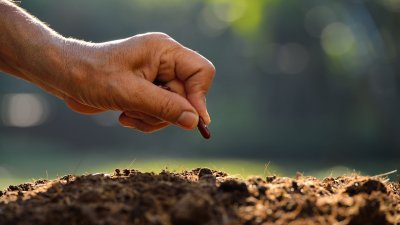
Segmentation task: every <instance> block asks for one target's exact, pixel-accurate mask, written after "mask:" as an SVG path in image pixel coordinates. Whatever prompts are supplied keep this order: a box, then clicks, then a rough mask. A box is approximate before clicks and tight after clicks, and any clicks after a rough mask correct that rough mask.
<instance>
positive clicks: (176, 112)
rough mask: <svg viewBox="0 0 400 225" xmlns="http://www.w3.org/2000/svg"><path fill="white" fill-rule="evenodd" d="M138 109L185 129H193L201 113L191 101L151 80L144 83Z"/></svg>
mask: <svg viewBox="0 0 400 225" xmlns="http://www.w3.org/2000/svg"><path fill="white" fill-rule="evenodd" d="M142 85H143V86H142V88H141V90H142V91H141V93H138V94H139V95H141V98H140V100H141V101H142V102H141V104H138V107H139V108H138V109H139V110H140V111H142V112H144V113H147V114H150V115H153V116H155V117H158V118H160V119H162V120H165V121H168V122H170V123H172V124H175V125H178V126H180V127H182V128H184V129H190V130H191V129H193V128H195V127H196V126H197V123H198V120H199V115H198V114H197V111H196V109H195V108H194V107H193V106H192V105H191V104H190V103H189V101H188V100H187V99H186V98H184V97H182V96H180V95H179V94H176V93H174V92H170V91H167V90H164V89H163V88H161V87H158V86H157V85H154V84H153V83H151V82H148V81H145V82H143V83H142Z"/></svg>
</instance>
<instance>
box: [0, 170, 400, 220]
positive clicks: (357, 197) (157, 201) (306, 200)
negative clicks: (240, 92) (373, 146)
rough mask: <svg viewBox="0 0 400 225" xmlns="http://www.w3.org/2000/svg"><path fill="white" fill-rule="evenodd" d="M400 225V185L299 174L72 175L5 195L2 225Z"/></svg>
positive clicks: (129, 172)
mask: <svg viewBox="0 0 400 225" xmlns="http://www.w3.org/2000/svg"><path fill="white" fill-rule="evenodd" d="M399 222H400V183H399V182H390V181H388V180H386V179H385V178H384V177H365V176H357V175H354V176H343V177H337V178H332V177H328V178H325V179H323V180H318V179H316V178H314V177H308V176H303V175H301V174H298V175H297V176H296V177H295V178H288V177H276V176H268V177H264V178H261V177H253V178H250V179H247V180H242V179H238V178H234V177H231V176H229V175H228V174H226V173H224V172H221V171H214V170H210V169H207V168H201V169H200V168H198V169H194V170H192V171H185V172H182V173H173V172H168V171H162V172H161V173H159V174H155V173H141V172H139V171H137V170H127V169H125V170H118V169H117V170H116V171H115V173H114V174H113V175H108V174H90V175H83V176H72V175H67V176H64V177H61V178H59V179H55V180H38V181H36V182H34V183H25V184H21V185H18V186H10V187H9V188H8V189H6V190H3V191H1V192H0V224H1V225H3V224H4V225H13V224H18V225H25V224H35V225H41V224H68V225H75V224H82V225H91V224H102V225H114V224H121V225H125V224H154V225H171V224H174V225H200V224H208V225H224V224H232V225H235V224H246V225H252V224H263V225H269V224H271V225H272V224H277V225H283V224H285V225H286V224H291V225H299V224H311V225H313V224H315V225H316V224H337V225H339V224H340V225H345V224H347V225H358V224H359V225H361V224H362V225H369V224H371V225H372V224H374V225H375V224H379V225H385V224H398V223H399Z"/></svg>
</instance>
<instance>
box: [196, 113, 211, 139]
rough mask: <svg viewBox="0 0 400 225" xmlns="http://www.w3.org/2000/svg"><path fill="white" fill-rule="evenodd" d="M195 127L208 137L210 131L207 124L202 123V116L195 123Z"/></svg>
mask: <svg viewBox="0 0 400 225" xmlns="http://www.w3.org/2000/svg"><path fill="white" fill-rule="evenodd" d="M197 128H198V129H199V131H200V134H201V135H202V136H203V137H204V138H205V139H210V137H211V133H210V131H209V130H208V128H207V126H206V125H205V123H204V120H203V118H201V117H199V123H198V124H197Z"/></svg>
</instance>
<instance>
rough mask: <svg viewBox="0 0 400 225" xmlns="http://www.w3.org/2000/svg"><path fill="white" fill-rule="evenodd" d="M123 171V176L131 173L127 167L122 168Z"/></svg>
mask: <svg viewBox="0 0 400 225" xmlns="http://www.w3.org/2000/svg"><path fill="white" fill-rule="evenodd" d="M123 173H124V175H125V176H129V174H130V173H131V171H130V170H128V169H124V170H123Z"/></svg>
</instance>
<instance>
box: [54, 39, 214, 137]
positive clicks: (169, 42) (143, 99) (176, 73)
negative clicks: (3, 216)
mask: <svg viewBox="0 0 400 225" xmlns="http://www.w3.org/2000/svg"><path fill="white" fill-rule="evenodd" d="M69 47H71V49H72V51H69V50H68V52H70V53H69V54H68V58H72V59H74V60H71V61H70V62H68V63H67V64H66V65H67V70H70V71H72V72H73V73H72V74H70V76H72V77H74V79H72V80H73V81H72V82H69V84H67V85H66V86H65V87H59V88H58V89H61V90H63V91H64V92H65V93H66V95H65V96H63V98H64V99H65V101H66V103H67V104H68V106H69V107H70V108H71V109H73V110H75V111H77V112H80V113H87V114H91V113H98V112H102V111H107V110H117V111H122V112H123V113H122V114H121V116H120V119H119V120H120V123H121V124H122V125H123V126H126V127H130V128H136V129H138V130H140V131H143V132H153V131H156V130H159V129H161V128H164V127H166V126H168V125H169V124H175V125H178V126H180V127H182V128H185V129H193V128H195V127H196V125H197V123H198V118H199V115H200V116H201V117H202V118H203V119H204V121H205V123H206V124H207V125H208V124H209V123H210V121H211V119H210V116H209V114H208V112H207V108H206V98H205V96H206V94H207V91H208V90H209V88H210V85H211V82H212V80H213V77H214V74H215V69H214V66H213V65H212V64H211V62H210V61H208V60H207V59H206V58H204V57H202V56H201V55H199V54H198V53H196V52H194V51H192V50H190V49H188V48H185V47H183V46H182V45H181V44H179V43H178V42H176V41H174V40H173V39H172V38H170V37H169V36H167V35H165V34H162V33H148V34H143V35H137V36H134V37H131V38H128V39H124V40H119V41H113V42H108V43H101V44H89V45H86V44H80V43H75V44H74V45H70V46H69ZM71 52H72V53H71ZM76 59H79V60H78V61H75V60H76ZM155 81H157V82H162V83H163V84H164V85H165V86H168V87H169V88H170V89H171V90H172V92H170V91H167V90H164V89H163V88H161V87H159V86H157V85H155V84H154V82H155Z"/></svg>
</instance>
